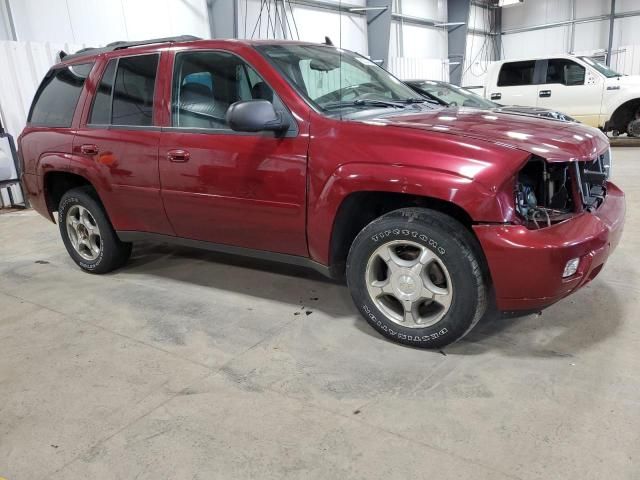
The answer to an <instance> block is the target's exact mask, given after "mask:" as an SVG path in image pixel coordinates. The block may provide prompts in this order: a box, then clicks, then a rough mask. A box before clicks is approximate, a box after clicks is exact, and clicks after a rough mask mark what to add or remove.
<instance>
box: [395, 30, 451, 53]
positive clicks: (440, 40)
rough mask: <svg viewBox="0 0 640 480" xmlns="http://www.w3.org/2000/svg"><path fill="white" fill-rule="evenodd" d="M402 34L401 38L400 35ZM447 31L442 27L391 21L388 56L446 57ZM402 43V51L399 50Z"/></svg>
mask: <svg viewBox="0 0 640 480" xmlns="http://www.w3.org/2000/svg"><path fill="white" fill-rule="evenodd" d="M401 34H402V39H400V35H401ZM447 42H448V39H447V32H446V30H444V29H438V28H430V27H422V26H419V25H407V24H404V25H403V26H402V28H400V23H399V22H396V21H393V22H391V35H390V37H389V57H390V58H391V57H400V56H404V57H413V58H437V59H446V58H447ZM400 43H402V46H403V51H402V52H401V51H400V50H401V49H400Z"/></svg>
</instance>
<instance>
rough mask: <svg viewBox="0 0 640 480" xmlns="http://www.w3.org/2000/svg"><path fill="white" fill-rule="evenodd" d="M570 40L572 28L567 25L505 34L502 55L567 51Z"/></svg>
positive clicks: (504, 56) (550, 53) (507, 56)
mask: <svg viewBox="0 0 640 480" xmlns="http://www.w3.org/2000/svg"><path fill="white" fill-rule="evenodd" d="M569 41H570V29H569V27H567V26H563V27H554V28H547V29H544V30H534V31H532V32H524V33H513V34H509V35H503V36H502V47H503V48H502V57H503V58H528V57H536V56H542V55H552V54H556V53H566V52H567V50H568V49H569ZM576 48H577V47H576Z"/></svg>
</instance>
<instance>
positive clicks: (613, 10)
mask: <svg viewBox="0 0 640 480" xmlns="http://www.w3.org/2000/svg"><path fill="white" fill-rule="evenodd" d="M615 22H616V0H611V15H609V46H608V47H607V67H610V66H611V52H612V51H613V26H614V25H615Z"/></svg>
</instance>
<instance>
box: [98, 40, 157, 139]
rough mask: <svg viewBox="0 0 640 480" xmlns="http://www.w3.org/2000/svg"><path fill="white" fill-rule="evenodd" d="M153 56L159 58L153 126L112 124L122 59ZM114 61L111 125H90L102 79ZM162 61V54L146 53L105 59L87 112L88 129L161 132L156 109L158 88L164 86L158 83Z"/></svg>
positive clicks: (110, 104)
mask: <svg viewBox="0 0 640 480" xmlns="http://www.w3.org/2000/svg"><path fill="white" fill-rule="evenodd" d="M151 55H155V56H156V57H157V58H158V62H157V63H156V76H155V79H154V84H153V106H152V110H151V112H152V114H151V115H152V117H151V125H121V124H115V123H111V122H112V121H113V92H114V91H115V86H116V77H117V75H118V68H120V59H122V58H134V57H145V56H151ZM112 61H115V62H116V68H115V70H114V73H113V85H112V86H111V95H110V99H109V121H110V123H90V120H91V114H92V113H93V107H94V104H95V101H96V98H97V92H98V88H100V84H101V83H102V79H103V77H104V74H105V73H106V71H107V68H109V63H111V62H112ZM161 61H162V57H161V52H144V53H137V54H134V55H119V56H117V57H106V58H105V62H104V67H103V68H102V71H101V72H100V78H98V79H97V81H96V84H95V88H94V90H93V92H92V93H91V97H92V98H91V105H90V107H89V110H88V112H87V116H86V119H85V122H86V124H85V126H86V127H87V128H92V129H101V130H150V131H154V130H160V129H161V127H160V126H159V125H158V122H157V107H156V97H157V95H158V91H159V90H158V87H161V86H162V84H161V83H160V82H159V81H158V78H159V76H160V63H161Z"/></svg>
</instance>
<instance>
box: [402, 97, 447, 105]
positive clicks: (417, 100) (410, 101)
mask: <svg viewBox="0 0 640 480" xmlns="http://www.w3.org/2000/svg"><path fill="white" fill-rule="evenodd" d="M401 102H402V103H408V104H413V103H438V102H436V101H435V100H431V99H430V98H405V99H404V100H401Z"/></svg>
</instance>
